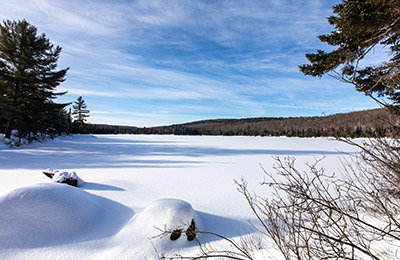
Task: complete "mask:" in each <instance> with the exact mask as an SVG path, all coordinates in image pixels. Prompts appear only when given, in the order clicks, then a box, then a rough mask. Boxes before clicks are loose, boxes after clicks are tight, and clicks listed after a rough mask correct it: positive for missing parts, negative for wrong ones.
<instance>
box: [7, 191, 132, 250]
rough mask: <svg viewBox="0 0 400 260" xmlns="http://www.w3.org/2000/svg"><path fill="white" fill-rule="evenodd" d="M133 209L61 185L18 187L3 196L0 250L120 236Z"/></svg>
mask: <svg viewBox="0 0 400 260" xmlns="http://www.w3.org/2000/svg"><path fill="white" fill-rule="evenodd" d="M131 216H132V210H130V209H128V208H126V207H124V206H122V205H121V204H119V203H116V202H114V201H111V200H108V199H105V198H103V197H99V196H96V195H92V194H90V193H88V192H86V191H84V190H81V189H78V188H75V187H72V186H69V185H64V184H58V183H44V184H37V185H33V186H28V187H24V188H19V189H16V190H13V191H11V192H9V193H8V194H6V195H4V196H2V197H0V248H35V247H42V246H53V245H59V244H66V243H72V242H81V241H89V240H93V239H99V238H103V237H108V236H111V235H113V234H115V233H117V232H118V231H119V230H120V229H121V228H122V226H123V225H124V224H125V223H126V222H127V221H128V220H129V218H130V217H131Z"/></svg>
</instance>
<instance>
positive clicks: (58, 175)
mask: <svg viewBox="0 0 400 260" xmlns="http://www.w3.org/2000/svg"><path fill="white" fill-rule="evenodd" d="M43 173H44V174H45V175H46V176H47V177H49V178H51V179H52V180H53V181H54V182H58V183H66V184H68V185H71V186H75V187H79V186H82V185H83V183H84V182H83V181H82V180H81V179H80V178H79V177H78V175H77V174H76V172H75V171H69V172H66V171H64V172H62V171H58V170H53V169H46V170H45V171H43Z"/></svg>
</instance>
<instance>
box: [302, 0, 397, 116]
mask: <svg viewBox="0 0 400 260" xmlns="http://www.w3.org/2000/svg"><path fill="white" fill-rule="evenodd" d="M332 9H333V13H334V14H333V15H332V16H331V17H329V18H328V22H329V23H330V24H331V25H332V26H334V28H335V30H334V31H333V32H331V33H330V34H326V35H320V36H318V38H319V39H320V40H321V41H322V42H325V43H327V44H329V45H331V46H336V47H337V48H336V49H335V50H333V51H330V52H326V51H323V50H318V51H317V52H316V53H310V54H306V57H307V59H308V60H309V62H310V64H306V65H302V66H300V69H301V71H302V72H303V73H304V74H306V75H312V76H319V77H321V76H322V75H324V74H326V73H329V72H330V73H331V75H332V76H333V77H335V78H337V79H339V80H341V81H344V82H347V83H351V84H353V85H354V86H355V87H356V89H357V90H358V91H361V92H364V93H365V94H366V95H368V96H370V97H371V98H373V99H374V100H375V101H377V102H379V103H380V104H382V105H384V106H386V107H389V108H391V109H392V111H394V112H396V113H400V73H399V71H400V0H343V2H342V3H340V4H337V5H335V6H333V7H332ZM377 46H381V47H382V46H383V47H387V49H388V53H389V54H388V56H387V57H386V58H384V61H383V62H381V63H377V64H374V65H366V66H361V63H360V61H361V60H362V59H364V58H365V57H366V55H367V54H368V53H369V52H371V50H373V49H374V48H375V47H377Z"/></svg>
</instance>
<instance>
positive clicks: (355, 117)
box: [131, 109, 398, 138]
mask: <svg viewBox="0 0 400 260" xmlns="http://www.w3.org/2000/svg"><path fill="white" fill-rule="evenodd" d="M397 120H398V117H397V116H395V115H393V114H391V113H390V112H388V111H387V110H385V109H373V110H365V111H358V112H351V113H344V114H335V115H330V116H323V117H289V118H283V117H279V118H276V117H264V118H245V119H216V120H203V121H197V122H192V123H186V124H176V125H169V126H160V127H151V128H137V129H132V131H131V133H134V134H173V135H226V136H232V135H244V136H288V137H323V136H338V137H352V138H356V137H377V136H386V135H387V133H388V131H389V130H390V129H391V128H392V126H393V125H392V124H391V123H390V122H394V121H397Z"/></svg>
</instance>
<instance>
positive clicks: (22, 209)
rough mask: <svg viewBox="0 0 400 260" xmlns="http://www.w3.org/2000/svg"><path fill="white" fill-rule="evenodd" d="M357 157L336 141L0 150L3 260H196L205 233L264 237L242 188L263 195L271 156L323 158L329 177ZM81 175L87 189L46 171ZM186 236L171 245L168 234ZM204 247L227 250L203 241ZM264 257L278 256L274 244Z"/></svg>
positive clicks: (88, 139) (126, 139) (193, 139)
mask: <svg viewBox="0 0 400 260" xmlns="http://www.w3.org/2000/svg"><path fill="white" fill-rule="evenodd" d="M342 151H343V152H346V153H352V152H354V148H353V147H351V146H349V145H347V144H345V143H342V142H339V141H336V140H334V139H332V138H283V137H274V138H272V137H223V136H157V135H152V136H146V135H75V136H69V137H60V138H59V139H57V140H52V141H48V142H43V143H35V144H31V145H26V146H22V147H17V148H7V147H4V146H1V147H0V176H1V178H2V180H1V182H0V259H73V258H76V259H157V255H161V254H165V255H173V254H175V253H181V254H183V255H195V254H197V253H198V252H199V248H198V246H197V242H196V241H188V240H187V239H186V236H185V234H184V231H185V230H186V228H187V227H188V226H189V224H190V222H191V220H192V219H194V220H195V223H196V226H197V227H198V228H199V230H202V231H209V232H214V233H218V234H221V235H223V236H225V237H228V238H231V239H239V237H240V235H245V234H251V235H254V236H259V233H257V232H256V231H255V230H254V228H253V227H252V225H250V224H249V222H248V221H249V220H250V221H251V222H254V223H256V220H255V218H254V216H253V215H252V213H251V211H250V208H249V207H248V205H247V203H246V200H245V198H244V197H243V195H241V194H240V193H239V192H238V191H237V189H236V186H235V184H234V180H240V178H242V177H243V178H245V179H246V180H247V181H248V182H249V188H250V189H251V190H253V191H255V192H257V193H259V194H264V195H268V194H269V192H270V191H269V190H267V189H266V188H265V187H261V186H260V185H259V183H260V182H261V181H262V180H263V177H264V176H263V171H262V169H261V167H260V164H261V165H262V167H263V168H265V169H266V170H267V171H270V172H273V169H272V166H273V164H274V159H273V156H280V157H285V156H294V157H295V158H296V163H297V166H298V168H299V169H306V166H305V165H304V163H306V162H313V161H314V160H315V158H321V157H323V156H325V159H324V160H323V161H322V163H323V165H324V166H325V168H326V169H328V171H335V172H337V170H338V167H339V166H340V160H341V159H343V157H347V156H349V155H348V154H343V153H342ZM46 168H51V169H55V170H51V172H53V173H58V175H59V176H60V177H62V176H70V175H74V174H75V175H78V176H79V177H81V178H82V179H83V180H85V182H83V181H82V180H80V181H82V182H78V183H80V184H79V186H80V187H79V188H77V187H72V186H69V185H66V184H60V183H54V182H52V180H50V179H49V178H47V177H46V176H45V175H44V174H42V171H43V170H44V169H46ZM177 228H181V229H182V230H183V232H182V236H181V237H180V238H179V239H177V240H175V241H171V240H170V239H169V235H167V236H162V235H161V234H162V230H164V229H170V230H173V229H177ZM199 240H200V242H201V243H206V244H210V245H211V246H213V247H215V248H218V249H224V248H225V249H226V248H229V245H228V244H227V243H226V242H225V241H223V240H221V239H219V238H217V237H215V236H212V235H206V234H202V235H201V236H200V237H199ZM265 247H266V250H265V251H264V252H262V253H258V254H259V255H260V259H262V257H261V255H262V256H265V259H269V258H268V257H271V255H274V254H275V253H274V250H273V248H272V245H271V244H268V243H266V244H265Z"/></svg>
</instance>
